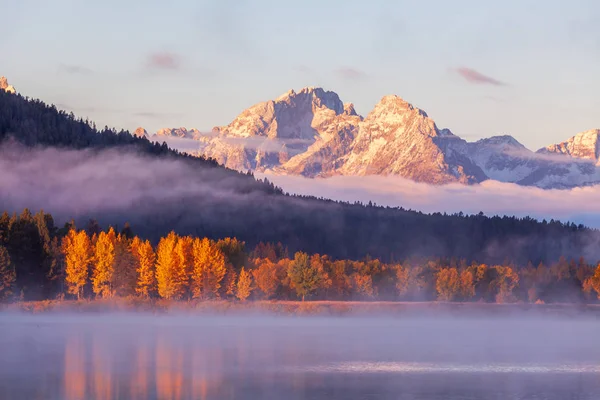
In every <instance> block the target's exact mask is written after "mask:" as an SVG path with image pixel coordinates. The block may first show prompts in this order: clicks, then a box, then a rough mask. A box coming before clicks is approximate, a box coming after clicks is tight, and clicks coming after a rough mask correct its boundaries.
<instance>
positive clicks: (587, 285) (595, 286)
mask: <svg viewBox="0 0 600 400" xmlns="http://www.w3.org/2000/svg"><path fill="white" fill-rule="evenodd" d="M583 291H584V293H591V292H592V291H594V292H595V293H596V295H597V297H598V299H600V264H598V266H597V267H596V271H594V275H592V276H590V277H589V278H587V279H586V280H585V281H584V283H583Z"/></svg>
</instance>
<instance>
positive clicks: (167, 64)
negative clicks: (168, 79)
mask: <svg viewBox="0 0 600 400" xmlns="http://www.w3.org/2000/svg"><path fill="white" fill-rule="evenodd" d="M146 65H147V66H148V67H149V68H152V69H159V70H177V69H179V68H180V67H181V59H180V57H179V55H177V54H175V53H171V52H168V51H163V52H157V53H152V54H150V55H148V59H147V62H146Z"/></svg>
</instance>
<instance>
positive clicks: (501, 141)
mask: <svg viewBox="0 0 600 400" xmlns="http://www.w3.org/2000/svg"><path fill="white" fill-rule="evenodd" d="M476 143H478V144H482V145H491V146H511V147H523V148H524V147H525V146H523V145H522V144H521V143H520V142H519V141H518V140H517V139H515V138H514V137H512V136H511V135H497V136H491V137H489V138H484V139H479V140H478V141H477V142H476Z"/></svg>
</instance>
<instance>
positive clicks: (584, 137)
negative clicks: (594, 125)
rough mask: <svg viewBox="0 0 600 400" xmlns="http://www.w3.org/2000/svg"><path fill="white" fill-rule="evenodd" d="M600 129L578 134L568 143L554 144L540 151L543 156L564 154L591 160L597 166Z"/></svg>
mask: <svg viewBox="0 0 600 400" xmlns="http://www.w3.org/2000/svg"><path fill="white" fill-rule="evenodd" d="M599 136H600V129H592V130H589V131H585V132H581V133H578V134H577V135H575V136H573V137H572V138H570V139H569V140H567V141H566V142H562V143H557V144H552V145H550V146H548V147H545V148H543V149H540V150H538V153H542V154H544V153H545V154H564V155H568V156H571V157H575V158H581V159H584V160H591V161H593V162H594V163H595V164H598V163H599V161H600V141H599V140H598V137H599Z"/></svg>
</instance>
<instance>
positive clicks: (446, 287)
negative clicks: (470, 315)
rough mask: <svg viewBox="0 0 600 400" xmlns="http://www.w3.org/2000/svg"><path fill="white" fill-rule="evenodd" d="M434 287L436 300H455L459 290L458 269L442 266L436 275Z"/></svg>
mask: <svg viewBox="0 0 600 400" xmlns="http://www.w3.org/2000/svg"><path fill="white" fill-rule="evenodd" d="M435 289H436V291H437V293H438V300H442V301H453V300H455V299H456V297H457V296H458V295H459V294H460V292H461V287H460V276H459V275H458V270H457V269H456V268H442V269H441V270H440V271H439V272H438V273H437V275H436V281H435Z"/></svg>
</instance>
